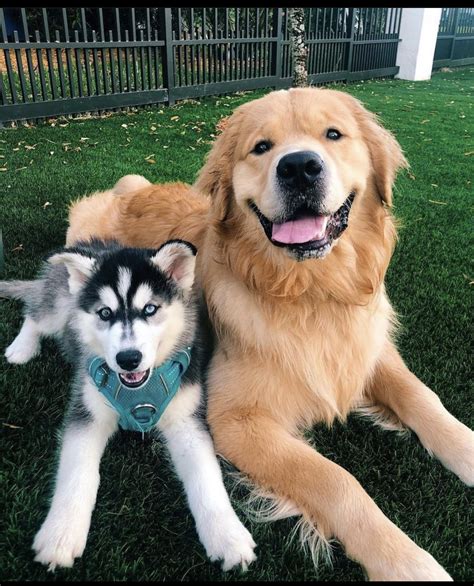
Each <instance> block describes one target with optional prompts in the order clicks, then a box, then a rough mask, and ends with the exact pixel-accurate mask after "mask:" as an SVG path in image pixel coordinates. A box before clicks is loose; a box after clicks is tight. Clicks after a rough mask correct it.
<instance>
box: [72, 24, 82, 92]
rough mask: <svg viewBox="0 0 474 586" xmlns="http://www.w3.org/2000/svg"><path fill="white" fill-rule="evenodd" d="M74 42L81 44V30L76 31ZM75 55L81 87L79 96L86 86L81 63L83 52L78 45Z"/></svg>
mask: <svg viewBox="0 0 474 586" xmlns="http://www.w3.org/2000/svg"><path fill="white" fill-rule="evenodd" d="M74 42H75V43H76V45H78V44H79V31H78V30H75V31H74ZM74 56H75V58H76V67H77V84H78V89H79V96H81V97H82V96H83V95H84V87H83V85H82V64H81V54H80V53H79V49H78V48H77V46H76V47H75V49H74Z"/></svg>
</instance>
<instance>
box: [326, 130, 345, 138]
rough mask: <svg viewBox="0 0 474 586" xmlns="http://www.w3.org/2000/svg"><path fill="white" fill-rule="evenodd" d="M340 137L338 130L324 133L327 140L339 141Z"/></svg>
mask: <svg viewBox="0 0 474 586" xmlns="http://www.w3.org/2000/svg"><path fill="white" fill-rule="evenodd" d="M341 136H342V134H341V133H340V132H339V130H336V129H335V128H330V129H329V130H328V131H327V132H326V138H329V140H339V139H340V138H341Z"/></svg>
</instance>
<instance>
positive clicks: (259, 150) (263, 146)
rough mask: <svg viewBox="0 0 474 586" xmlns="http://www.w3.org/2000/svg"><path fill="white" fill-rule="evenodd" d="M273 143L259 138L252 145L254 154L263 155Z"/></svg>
mask: <svg viewBox="0 0 474 586" xmlns="http://www.w3.org/2000/svg"><path fill="white" fill-rule="evenodd" d="M272 146H273V144H272V143H271V142H270V141H269V140H261V141H260V142H257V144H256V145H255V146H254V147H253V151H252V152H253V153H255V154H256V155H263V153H266V152H267V151H269V150H270V149H271V148H272Z"/></svg>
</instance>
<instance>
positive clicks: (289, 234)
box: [272, 216, 328, 244]
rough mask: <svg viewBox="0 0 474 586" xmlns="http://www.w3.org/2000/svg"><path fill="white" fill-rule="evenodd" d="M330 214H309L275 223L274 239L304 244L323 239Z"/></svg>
mask: <svg viewBox="0 0 474 586" xmlns="http://www.w3.org/2000/svg"><path fill="white" fill-rule="evenodd" d="M327 223H328V216H307V217H305V218H300V219H299V220H291V221H290V222H283V224H273V227H272V240H276V242H281V243H282V244H303V243H304V242H310V241H311V240H322V239H323V238H324V236H325V234H326V226H327Z"/></svg>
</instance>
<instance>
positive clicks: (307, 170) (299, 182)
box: [277, 151, 323, 189]
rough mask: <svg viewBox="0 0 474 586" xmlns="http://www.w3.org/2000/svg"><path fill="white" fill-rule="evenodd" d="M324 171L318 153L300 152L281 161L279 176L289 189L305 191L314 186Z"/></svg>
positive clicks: (278, 169)
mask: <svg viewBox="0 0 474 586" xmlns="http://www.w3.org/2000/svg"><path fill="white" fill-rule="evenodd" d="M322 170H323V161H322V159H321V157H320V156H319V155H318V154H317V153H315V152H313V151H298V152H296V153H290V154H289V155H285V156H284V157H282V158H281V159H280V161H279V163H278V166H277V175H278V178H279V179H280V181H282V182H283V183H284V185H286V186H287V187H289V188H291V189H296V188H299V189H304V188H306V187H311V186H312V185H314V183H315V182H316V179H317V178H318V176H319V174H320V173H321V171H322Z"/></svg>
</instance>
